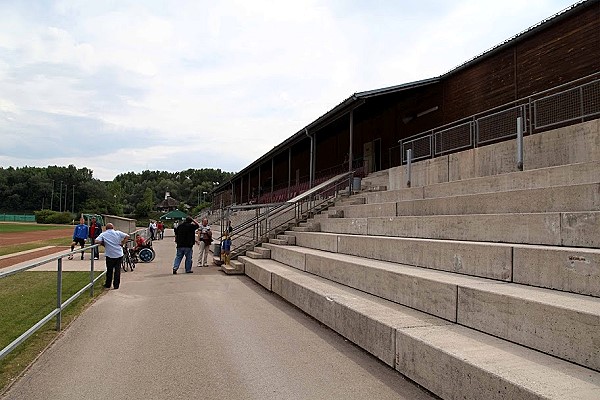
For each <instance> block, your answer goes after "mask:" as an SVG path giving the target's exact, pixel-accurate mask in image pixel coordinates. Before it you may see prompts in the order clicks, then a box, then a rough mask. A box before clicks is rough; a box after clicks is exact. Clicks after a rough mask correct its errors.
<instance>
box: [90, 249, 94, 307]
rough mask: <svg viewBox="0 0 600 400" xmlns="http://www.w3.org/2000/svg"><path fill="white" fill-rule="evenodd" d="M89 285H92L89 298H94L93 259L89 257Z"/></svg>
mask: <svg viewBox="0 0 600 400" xmlns="http://www.w3.org/2000/svg"><path fill="white" fill-rule="evenodd" d="M92 254H93V253H92ZM90 283H91V284H92V287H91V288H90V297H94V257H90Z"/></svg>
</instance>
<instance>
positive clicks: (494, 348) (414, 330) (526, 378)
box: [241, 257, 600, 399]
mask: <svg viewBox="0 0 600 400" xmlns="http://www.w3.org/2000/svg"><path fill="white" fill-rule="evenodd" d="M241 261H243V262H244V264H245V269H246V274H247V275H248V276H250V277H251V278H252V279H254V280H255V281H257V282H258V283H259V284H261V285H262V286H264V287H265V288H266V289H268V290H270V291H272V292H274V293H276V294H278V295H279V296H281V297H282V298H284V299H285V300H287V301H289V302H290V303H292V304H294V305H295V306H297V307H298V308H300V309H301V310H303V311H304V312H306V313H307V314H309V315H311V316H312V317H314V318H315V319H317V320H318V321H320V322H322V323H324V324H325V325H327V326H329V327H330V328H331V329H333V330H335V331H336V332H338V333H339V334H340V335H342V336H344V337H346V338H348V339H349V340H351V341H352V342H354V343H355V344H357V345H358V346H360V347H362V348H363V349H365V350H367V351H369V352H370V353H371V354H373V355H374V356H376V357H377V358H379V359H380V360H382V361H383V362H385V363H387V364H388V365H390V366H391V367H393V368H395V369H396V370H397V371H399V372H400V373H402V374H403V375H405V376H407V377H408V378H410V379H412V380H414V381H415V382H417V383H418V384H420V385H422V386H423V387H424V388H426V389H428V390H430V391H431V392H433V393H434V394H436V395H438V396H440V397H441V398H444V399H458V398H461V399H593V398H599V396H600V374H599V373H598V372H596V371H593V370H591V369H588V368H585V367H582V366H578V365H575V364H572V363H569V362H567V361H564V360H560V359H558V358H556V357H552V356H549V355H546V354H543V353H541V352H537V351H535V350H531V349H528V348H525V347H523V346H519V345H517V344H514V343H511V342H508V341H505V340H502V339H498V338H495V337H493V336H490V335H488V334H485V333H482V332H478V331H476V330H473V329H469V328H466V327H463V326H459V325H456V324H452V323H450V322H448V321H445V320H442V319H439V318H436V317H433V316H431V315H429V314H426V313H422V312H419V311H417V310H414V309H411V308H407V307H403V306H401V305H398V304H396V303H393V302H390V301H387V300H384V299H381V298H378V297H375V296H373V295H370V294H367V293H364V292H361V291H358V290H355V289H352V288H349V287H346V286H343V285H340V284H337V283H335V282H331V281H328V280H326V279H323V278H320V277H317V276H314V275H311V274H308V273H305V272H303V271H299V270H297V269H295V268H292V267H289V266H286V265H284V264H282V263H279V262H277V261H274V260H267V259H263V260H255V259H249V258H247V257H241Z"/></svg>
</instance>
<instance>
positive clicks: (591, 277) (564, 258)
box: [286, 223, 600, 297]
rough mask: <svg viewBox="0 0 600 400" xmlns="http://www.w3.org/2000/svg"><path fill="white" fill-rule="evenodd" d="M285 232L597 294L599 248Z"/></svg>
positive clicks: (306, 243) (304, 239)
mask: <svg viewBox="0 0 600 400" xmlns="http://www.w3.org/2000/svg"><path fill="white" fill-rule="evenodd" d="M365 229H366V226H361V225H360V224H359V223H357V224H356V232H363V231H364V230H365ZM286 233H287V234H290V235H294V236H295V237H296V245H297V246H301V247H306V248H311V249H317V250H324V251H328V252H331V253H341V254H348V255H354V256H361V257H365V258H371V259H375V260H380V261H390V262H394V263H399V264H404V265H412V266H416V267H423V268H430V269H436V270H442V271H449V272H456V273H460V274H466V275H470V276H479V277H484V278H490V279H495V280H502V281H506V282H514V283H522V284H525V285H531V286H537V287H542V288H550V289H558V290H561V291H565V292H571V293H577V294H585V295H590V296H595V297H600V249H586V248H575V247H555V246H530V245H516V244H512V245H511V244H503V243H498V244H494V243H483V242H469V241H452V240H429V239H412V238H392V237H385V236H384V237H376V236H360V235H347V234H332V233H322V232H294V231H288V232H286Z"/></svg>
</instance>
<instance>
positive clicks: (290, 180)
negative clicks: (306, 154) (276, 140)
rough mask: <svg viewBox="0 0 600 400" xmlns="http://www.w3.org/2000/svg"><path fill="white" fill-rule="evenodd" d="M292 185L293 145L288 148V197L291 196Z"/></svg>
mask: <svg viewBox="0 0 600 400" xmlns="http://www.w3.org/2000/svg"><path fill="white" fill-rule="evenodd" d="M291 187H292V147H291V146H290V148H289V149H288V190H287V198H286V200H287V199H289V198H290V189H291Z"/></svg>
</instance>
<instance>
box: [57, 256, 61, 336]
mask: <svg viewBox="0 0 600 400" xmlns="http://www.w3.org/2000/svg"><path fill="white" fill-rule="evenodd" d="M56 308H57V309H58V314H56V330H57V331H60V326H61V323H62V257H61V258H59V259H58V268H57V273H56Z"/></svg>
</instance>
